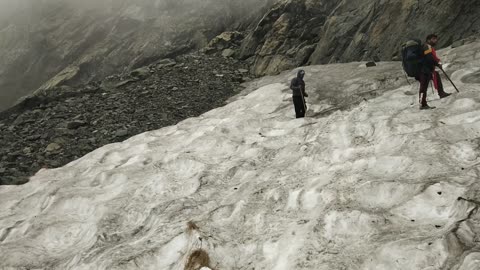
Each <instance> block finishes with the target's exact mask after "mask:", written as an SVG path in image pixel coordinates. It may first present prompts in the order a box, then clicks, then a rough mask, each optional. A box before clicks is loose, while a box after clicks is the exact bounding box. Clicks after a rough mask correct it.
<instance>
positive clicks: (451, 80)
mask: <svg viewBox="0 0 480 270" xmlns="http://www.w3.org/2000/svg"><path fill="white" fill-rule="evenodd" d="M440 70H441V71H443V74H445V77H447V79H448V80H449V81H450V83H451V84H452V85H453V87H454V88H455V90H457V93H460V91H458V88H457V86H456V85H455V84H454V83H453V82H452V80H451V79H450V77H448V75H447V73H446V72H445V70H443V68H440Z"/></svg>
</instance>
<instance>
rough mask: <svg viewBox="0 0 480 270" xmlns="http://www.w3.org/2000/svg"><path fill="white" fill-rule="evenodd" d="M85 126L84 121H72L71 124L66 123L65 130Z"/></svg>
mask: <svg viewBox="0 0 480 270" xmlns="http://www.w3.org/2000/svg"><path fill="white" fill-rule="evenodd" d="M85 125H87V123H86V122H84V121H80V120H74V121H71V122H68V123H67V128H68V129H77V128H79V127H82V126H85Z"/></svg>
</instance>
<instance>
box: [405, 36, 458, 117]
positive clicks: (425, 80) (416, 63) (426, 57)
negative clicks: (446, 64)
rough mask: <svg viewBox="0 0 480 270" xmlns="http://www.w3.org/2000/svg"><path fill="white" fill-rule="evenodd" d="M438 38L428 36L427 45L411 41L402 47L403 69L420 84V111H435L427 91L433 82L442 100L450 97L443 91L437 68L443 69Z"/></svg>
mask: <svg viewBox="0 0 480 270" xmlns="http://www.w3.org/2000/svg"><path fill="white" fill-rule="evenodd" d="M437 42H438V36H437V35H435V34H431V35H428V36H427V38H426V44H424V45H422V44H421V42H420V41H419V40H410V41H408V42H407V43H405V44H404V45H403V46H402V62H403V68H404V70H405V72H406V73H407V75H408V76H409V77H414V78H415V79H416V80H417V81H419V82H420V89H419V101H420V110H427V109H434V108H435V107H430V106H429V105H428V103H427V90H428V85H429V83H430V81H433V84H434V86H435V88H436V89H437V91H438V95H439V96H440V98H446V97H448V96H450V95H451V94H450V93H446V92H445V91H444V89H443V84H442V80H441V78H440V74H439V73H438V72H437V71H436V70H435V67H439V68H440V69H442V64H441V62H440V59H439V58H438V56H437V53H436V51H435V46H436V45H437Z"/></svg>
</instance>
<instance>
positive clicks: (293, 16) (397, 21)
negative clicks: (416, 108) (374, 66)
mask: <svg viewBox="0 0 480 270" xmlns="http://www.w3.org/2000/svg"><path fill="white" fill-rule="evenodd" d="M479 18H480V2H479V1H477V0H440V1H435V3H433V2H432V1H411V0H402V1H398V0H386V1H385V0H368V1H366V0H355V1H337V0H325V1H312V0H287V1H282V2H281V3H279V4H277V5H276V6H275V7H274V8H272V9H271V10H270V11H269V12H268V13H267V14H266V15H265V16H264V17H263V19H262V20H261V22H260V23H259V24H258V25H257V26H256V28H255V29H254V30H253V31H252V32H251V33H250V34H249V35H248V36H247V38H246V39H245V41H244V42H243V44H242V48H241V50H240V52H239V57H240V58H243V59H245V58H248V57H252V56H254V58H255V65H254V67H253V72H254V73H255V74H257V75H265V74H275V73H278V72H279V71H282V70H285V69H290V68H293V67H296V66H300V65H305V64H326V63H336V62H350V61H359V60H368V61H371V60H391V59H392V58H393V57H395V56H396V55H397V54H398V50H399V45H400V44H402V42H404V40H405V39H407V38H412V37H417V38H420V39H423V38H424V37H425V36H426V35H427V34H430V33H433V32H434V33H437V34H438V35H440V37H441V39H440V44H439V45H440V47H444V46H448V45H450V44H452V43H453V42H455V41H459V40H462V39H464V38H468V37H469V36H471V35H475V34H478V33H480V19H479Z"/></svg>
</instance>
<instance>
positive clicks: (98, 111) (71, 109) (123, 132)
mask: <svg viewBox="0 0 480 270" xmlns="http://www.w3.org/2000/svg"><path fill="white" fill-rule="evenodd" d="M212 67H215V69H212ZM246 80H249V78H248V66H246V65H245V64H244V63H242V62H239V61H237V60H233V59H231V58H223V57H215V56H206V55H204V54H198V53H195V54H187V55H185V56H181V57H178V58H177V61H174V60H168V59H165V60H162V61H158V62H156V63H155V64H152V65H150V66H146V67H143V68H140V69H138V70H135V71H134V72H133V73H132V74H131V75H128V76H110V77H108V79H107V80H105V81H95V82H92V83H90V84H89V85H86V86H79V87H67V86H62V87H58V88H54V89H52V91H47V92H46V93H44V94H39V95H36V96H34V97H31V98H29V99H27V100H25V101H24V102H22V103H21V104H20V105H18V106H16V107H14V108H12V109H10V110H7V111H4V112H3V113H0V134H1V140H0V185H2V184H22V183H24V182H26V181H27V180H28V177H30V176H31V175H33V174H34V173H36V172H37V171H38V170H39V169H40V168H55V167H59V166H63V165H65V164H67V163H68V162H71V161H73V160H75V159H77V158H79V157H81V156H83V155H85V154H87V153H89V152H91V151H92V150H94V149H96V148H98V147H101V146H103V145H105V144H109V143H114V142H118V141H122V140H124V139H126V138H128V137H130V136H133V135H136V134H139V133H142V132H145V131H148V130H155V129H158V128H161V127H164V126H168V125H173V124H176V123H178V122H179V121H181V120H183V119H186V118H189V117H194V116H198V115H200V114H202V113H204V112H206V111H208V110H211V109H213V108H216V107H218V106H222V105H224V102H225V101H226V100H227V99H228V98H229V97H231V96H232V95H234V94H237V93H238V90H239V87H240V83H242V82H244V81H246Z"/></svg>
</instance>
